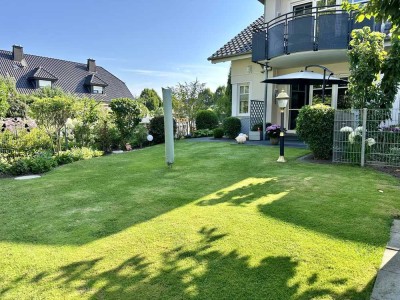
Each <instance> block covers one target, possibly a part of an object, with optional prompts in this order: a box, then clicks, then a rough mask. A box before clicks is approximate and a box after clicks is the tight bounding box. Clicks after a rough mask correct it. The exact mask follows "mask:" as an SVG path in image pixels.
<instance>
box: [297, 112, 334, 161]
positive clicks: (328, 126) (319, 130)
mask: <svg viewBox="0 0 400 300" xmlns="http://www.w3.org/2000/svg"><path fill="white" fill-rule="evenodd" d="M334 120H335V110H334V109H333V108H332V107H330V106H327V105H323V104H316V105H313V106H309V105H306V106H303V107H302V108H301V109H300V111H299V115H298V117H297V122H296V124H297V125H296V133H297V134H298V136H299V138H300V139H301V140H303V141H304V142H306V143H307V144H308V146H309V148H310V150H311V151H312V152H313V154H314V157H315V158H316V159H329V158H330V157H331V155H332V144H333V126H334Z"/></svg>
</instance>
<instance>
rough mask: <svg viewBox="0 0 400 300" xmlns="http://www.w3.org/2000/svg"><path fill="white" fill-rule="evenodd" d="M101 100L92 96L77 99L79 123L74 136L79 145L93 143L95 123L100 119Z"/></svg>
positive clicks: (76, 115) (76, 114) (84, 145)
mask: <svg viewBox="0 0 400 300" xmlns="http://www.w3.org/2000/svg"><path fill="white" fill-rule="evenodd" d="M99 112H100V102H97V101H95V100H94V99H91V98H82V99H78V100H77V101H76V113H75V117H76V119H77V120H79V123H78V124H77V125H76V126H75V128H74V136H75V140H76V143H77V145H78V146H79V147H86V146H90V145H91V144H93V139H94V137H93V134H94V124H95V123H96V122H97V121H98V120H99V117H100V116H99Z"/></svg>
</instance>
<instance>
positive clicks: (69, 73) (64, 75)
mask: <svg viewBox="0 0 400 300" xmlns="http://www.w3.org/2000/svg"><path fill="white" fill-rule="evenodd" d="M24 59H25V61H26V66H25V67H24V66H23V64H21V63H19V62H16V61H13V59H12V53H11V52H10V51H5V50H0V74H1V75H9V76H12V77H14V78H15V79H16V82H17V90H18V92H20V93H23V94H30V93H32V92H34V91H35V88H34V85H33V84H32V80H30V78H31V77H33V76H34V74H35V73H36V72H38V71H39V69H41V70H40V71H39V73H40V74H44V73H48V74H51V75H52V76H54V77H55V78H57V79H58V80H57V81H56V82H54V83H53V86H55V87H61V88H62V89H63V90H64V91H66V92H70V93H74V94H75V95H77V96H79V97H91V98H94V99H96V100H98V101H106V102H108V101H111V99H115V98H133V96H132V93H131V92H130V91H129V89H128V88H127V86H126V85H125V83H124V82H123V81H121V80H120V79H118V78H117V77H116V76H114V75H113V74H111V73H110V72H108V71H107V70H106V69H104V68H102V67H99V66H98V67H97V69H96V71H97V72H96V73H95V77H96V79H95V80H96V81H98V80H101V81H102V82H103V83H106V84H107V87H106V88H105V89H104V91H105V93H104V94H90V93H89V90H88V88H87V87H86V86H85V82H86V78H87V76H88V75H91V74H93V73H91V72H89V71H88V70H87V66H86V64H83V63H77V62H72V61H66V60H61V59H56V58H49V57H44V56H37V55H30V54H25V55H24ZM40 67H41V68H40ZM47 76H50V75H47Z"/></svg>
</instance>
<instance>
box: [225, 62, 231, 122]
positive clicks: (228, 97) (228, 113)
mask: <svg viewBox="0 0 400 300" xmlns="http://www.w3.org/2000/svg"><path fill="white" fill-rule="evenodd" d="M231 79H232V64H231V67H230V69H229V74H228V82H227V83H226V90H225V95H226V97H227V100H226V101H227V103H229V111H227V115H228V116H230V115H231V114H232V80H231Z"/></svg>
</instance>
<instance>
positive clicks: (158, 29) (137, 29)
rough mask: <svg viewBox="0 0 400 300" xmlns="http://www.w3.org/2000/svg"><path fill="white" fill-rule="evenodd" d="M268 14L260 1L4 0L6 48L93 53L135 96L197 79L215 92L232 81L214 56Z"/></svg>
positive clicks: (82, 56)
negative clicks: (208, 59)
mask: <svg viewBox="0 0 400 300" xmlns="http://www.w3.org/2000/svg"><path fill="white" fill-rule="evenodd" d="M262 13H263V6H262V5H261V4H260V2H259V1H257V0H250V1H249V0H233V1H232V0H200V1H194V0H186V1H184V0H79V1H78V0H68V1H54V0H36V1H27V0H22V1H18V4H17V3H16V2H15V1H4V2H3V3H2V14H1V15H2V16H1V18H0V49H4V50H11V46H12V45H13V44H20V45H22V46H23V47H24V51H25V53H29V54H35V55H42V56H49V57H55V58H60V59H65V60H71V61H77V62H84V63H85V62H86V59H87V58H89V57H90V58H94V59H96V62H97V64H98V65H101V66H102V67H104V68H106V69H108V70H109V71H111V72H112V73H113V74H115V75H116V76H118V77H119V78H121V79H122V80H123V81H125V82H126V84H127V85H128V87H129V89H130V90H131V92H132V93H133V94H134V95H139V94H140V92H141V90H142V89H143V88H145V87H148V88H154V89H156V90H157V92H159V93H160V92H161V87H167V86H174V85H176V83H178V82H185V81H187V82H189V81H192V80H195V79H196V78H198V79H199V81H200V82H205V83H207V86H208V87H210V88H211V89H212V90H214V89H215V88H216V87H217V86H218V85H221V84H225V83H226V80H227V74H228V70H229V63H222V64H216V65H213V64H211V63H210V62H209V61H207V57H209V56H210V55H211V54H212V53H214V52H215V51H216V50H217V49H218V48H219V47H221V46H222V45H223V44H225V43H226V42H227V41H228V40H230V39H231V38H232V37H233V36H235V35H236V34H237V33H239V32H240V31H241V30H242V29H244V28H245V27H246V26H248V25H249V24H250V23H251V22H253V21H254V20H255V19H257V18H258V17H259V16H260V15H262Z"/></svg>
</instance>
